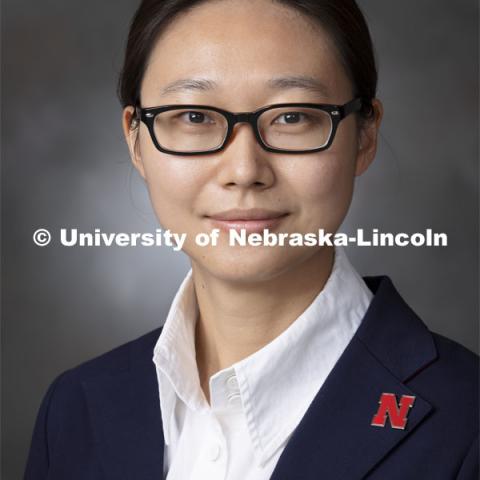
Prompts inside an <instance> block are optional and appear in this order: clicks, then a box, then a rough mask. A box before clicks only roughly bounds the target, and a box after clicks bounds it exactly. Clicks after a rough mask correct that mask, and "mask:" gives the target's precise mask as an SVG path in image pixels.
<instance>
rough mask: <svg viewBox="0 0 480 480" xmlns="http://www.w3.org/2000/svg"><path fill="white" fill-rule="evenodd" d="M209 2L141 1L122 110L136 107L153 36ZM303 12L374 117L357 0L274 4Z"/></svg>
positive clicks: (121, 91)
mask: <svg viewBox="0 0 480 480" xmlns="http://www.w3.org/2000/svg"><path fill="white" fill-rule="evenodd" d="M207 1H208V0H143V1H142V2H141V4H140V6H139V7H138V9H137V11H136V13H135V15H134V17H133V20H132V23H131V26H130V31H129V35H128V41H127V48H126V52H125V60H124V64H123V68H122V71H121V74H120V78H119V82H118V88H117V94H118V97H119V99H120V103H121V104H122V106H123V107H126V106H128V105H134V106H137V105H139V103H140V86H141V82H142V79H143V75H144V72H145V68H146V64H147V61H148V57H149V55H150V52H151V50H152V48H153V46H154V44H155V41H156V39H157V37H158V36H159V35H160V33H161V32H162V31H163V30H165V28H166V27H167V26H168V25H169V24H170V23H171V22H172V21H173V20H174V19H175V17H176V16H177V15H178V14H180V13H185V12H186V11H188V10H191V9H192V8H193V7H195V6H197V5H199V4H201V3H205V2H207ZM272 2H276V3H279V4H283V5H286V6H288V7H291V8H293V9H296V10H297V11H299V12H301V13H303V14H304V15H306V16H307V17H308V18H310V19H312V20H313V21H314V22H317V23H318V24H320V25H321V26H322V27H323V28H324V29H325V30H326V31H327V32H328V33H329V34H330V36H331V37H332V39H333V42H334V44H335V45H336V47H337V50H338V52H339V55H340V59H341V61H342V63H343V65H344V67H345V69H346V72H347V74H348V76H349V78H350V80H351V82H352V85H353V88H354V94H355V96H360V97H362V98H364V99H365V100H366V101H365V102H364V108H363V109H362V111H361V112H360V113H361V116H362V118H368V117H370V115H371V113H372V109H371V105H370V101H371V100H372V99H373V98H375V95H376V90H377V68H376V61H375V55H374V51H373V45H372V39H371V36H370V32H369V29H368V26H367V23H366V21H365V18H364V16H363V14H362V11H361V10H360V8H359V7H358V5H357V3H356V2H355V0H272Z"/></svg>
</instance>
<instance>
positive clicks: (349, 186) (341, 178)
mask: <svg viewBox="0 0 480 480" xmlns="http://www.w3.org/2000/svg"><path fill="white" fill-rule="evenodd" d="M351 145H352V144H351V143H344V142H338V143H335V146H332V147H331V148H330V149H329V150H326V151H324V152H321V154H319V155H318V157H317V158H314V159H312V160H309V159H306V163H305V167H304V168H301V169H298V170H297V174H296V178H295V185H296V190H297V192H298V195H299V197H300V198H302V205H303V212H302V215H303V220H304V222H305V224H306V225H308V228H309V229H311V230H313V231H314V230H316V229H318V228H325V229H329V230H331V231H332V230H336V229H337V228H338V227H339V226H340V224H341V223H342V222H343V219H344V218H345V215H346V214H347V211H348V208H349V206H350V202H351V199H352V194H353V186H354V178H355V176H354V174H355V151H354V149H352V148H351Z"/></svg>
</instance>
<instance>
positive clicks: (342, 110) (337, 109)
mask: <svg viewBox="0 0 480 480" xmlns="http://www.w3.org/2000/svg"><path fill="white" fill-rule="evenodd" d="M369 104H370V102H367V101H366V100H365V99H364V98H362V97H356V98H354V99H353V100H350V101H349V102H347V103H345V104H344V105H334V104H328V103H276V104H272V105H267V106H265V107H261V108H259V109H257V110H255V111H253V112H239V113H233V112H230V111H228V110H224V109H222V108H218V107H214V106H211V105H198V104H195V105H194V104H183V105H178V104H172V105H162V106H158V107H145V108H142V107H140V106H137V107H135V112H136V115H137V118H139V119H140V120H141V121H142V122H143V123H144V124H145V125H146V126H147V128H148V131H149V133H150V137H151V139H152V141H153V143H154V145H155V147H156V148H157V150H159V151H160V152H162V153H168V154H171V155H180V156H191V155H208V154H211V153H217V152H219V151H221V150H223V149H224V148H225V145H226V144H227V143H228V141H229V140H230V138H231V135H232V132H233V128H234V126H235V125H236V124H237V123H249V124H250V125H251V127H252V129H253V132H254V134H255V138H256V140H257V142H258V143H259V144H260V146H261V147H262V148H263V149H264V150H266V151H267V152H272V153H287V154H305V153H315V152H321V151H323V150H326V149H327V148H329V147H330V146H331V145H332V143H333V140H334V138H335V134H336V132H337V128H338V125H339V123H340V122H341V121H342V120H343V119H344V118H345V117H347V116H348V115H350V114H351V113H354V112H358V111H360V110H361V109H362V108H363V107H364V106H365V105H369ZM283 107H307V108H316V109H318V110H322V111H324V112H326V113H328V114H329V116H330V119H331V122H332V129H331V131H330V137H329V139H328V141H327V143H326V144H325V145H323V146H321V147H318V148H315V149H309V150H285V149H281V148H275V147H271V146H269V145H267V144H266V143H265V142H264V141H263V139H262V137H261V135H260V132H259V129H258V118H259V117H260V115H262V114H263V113H264V112H266V111H268V110H273V109H275V108H283ZM190 108H191V109H204V110H212V111H214V112H217V113H219V114H221V115H222V116H223V117H224V118H225V119H226V120H227V132H226V134H225V137H224V139H223V142H222V144H221V145H220V146H218V147H215V148H213V149H210V150H201V151H193V152H178V151H174V150H169V149H167V148H165V147H162V146H161V145H160V143H159V142H158V140H157V137H156V135H155V129H154V123H155V117H156V116H157V115H158V114H159V113H163V112H166V111H170V110H185V109H190Z"/></svg>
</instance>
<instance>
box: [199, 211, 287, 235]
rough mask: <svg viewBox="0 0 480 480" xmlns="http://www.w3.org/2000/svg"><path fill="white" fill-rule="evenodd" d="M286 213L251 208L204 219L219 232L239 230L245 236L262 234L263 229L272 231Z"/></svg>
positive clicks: (208, 216) (224, 212)
mask: <svg viewBox="0 0 480 480" xmlns="http://www.w3.org/2000/svg"><path fill="white" fill-rule="evenodd" d="M288 214H289V213H288V212H281V211H278V210H268V209H264V208H251V209H248V210H243V209H238V208H234V209H231V210H225V211H223V212H219V213H215V214H213V215H207V216H206V217H207V218H208V219H209V220H210V222H211V223H212V224H213V225H214V227H215V228H219V229H220V230H224V231H227V232H228V230H232V229H233V230H237V231H238V230H241V229H244V230H245V231H246V233H247V234H250V233H262V232H263V230H264V229H268V230H273V229H275V228H276V227H278V225H279V224H280V223H281V222H282V221H283V219H284V218H285V217H286V216H287V215H288Z"/></svg>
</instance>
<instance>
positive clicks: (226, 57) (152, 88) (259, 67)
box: [141, 0, 350, 105]
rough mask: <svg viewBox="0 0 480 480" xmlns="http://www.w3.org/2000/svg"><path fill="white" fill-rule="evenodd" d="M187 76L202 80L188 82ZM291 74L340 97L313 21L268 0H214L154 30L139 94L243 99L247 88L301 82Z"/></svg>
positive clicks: (148, 98) (330, 58)
mask: <svg viewBox="0 0 480 480" xmlns="http://www.w3.org/2000/svg"><path fill="white" fill-rule="evenodd" d="M191 79H194V80H195V79H202V81H201V82H200V83H202V82H203V83H204V85H203V86H201V85H200V86H199V84H198V82H197V87H198V88H197V87H195V86H194V87H193V88H191V87H192V82H191ZM292 79H297V80H298V79H303V80H304V82H303V83H304V84H305V85H306V88H305V91H306V90H308V89H309V85H308V84H310V87H312V86H313V87H315V84H317V86H319V88H318V89H316V93H317V96H319V97H322V99H324V100H335V97H337V101H339V100H340V99H339V98H338V97H339V96H341V97H342V99H344V98H346V99H347V100H348V98H347V97H348V93H347V92H349V91H350V82H349V80H348V78H347V76H346V73H345V71H344V69H343V67H342V65H341V62H340V60H339V56H338V53H337V50H336V48H335V45H334V44H333V40H332V38H331V37H330V36H329V35H328V34H327V33H326V31H325V30H323V28H322V27H321V26H320V25H319V24H317V23H315V22H313V21H312V20H311V19H308V18H307V17H305V16H304V15H302V14H300V13H299V12H297V11H295V10H293V9H291V8H288V7H285V6H280V5H278V4H276V3H273V2H271V1H270V0H242V1H239V0H220V1H218V0H217V1H213V2H212V1H210V2H205V3H201V4H200V5H198V6H196V7H195V8H194V9H193V10H191V11H188V12H186V13H183V14H181V15H180V16H178V17H177V18H175V20H174V21H173V22H172V23H171V24H170V25H169V26H168V28H167V29H166V30H165V31H164V32H162V34H161V36H160V37H159V39H158V40H157V41H156V43H155V44H154V47H153V49H152V51H151V54H150V58H149V61H148V64H147V68H146V72H145V75H144V79H143V82H142V88H141V97H142V103H145V104H146V103H149V102H154V101H155V100H156V99H158V100H160V98H161V97H167V98H170V99H173V98H175V97H176V96H178V95H180V94H182V95H183V97H185V93H186V92H187V91H188V92H189V93H192V92H203V93H204V94H205V95H207V94H208V95H213V94H214V95H215V96H216V98H219V97H225V98H226V97H228V98H229V100H230V104H232V102H233V101H234V100H233V99H238V101H239V102H242V105H244V100H245V97H246V96H248V97H250V98H251V99H252V101H254V100H253V98H254V97H255V95H257V96H262V95H265V94H267V93H269V92H274V91H275V92H278V91H279V90H281V88H282V86H283V87H288V88H290V89H291V88H296V87H295V83H296V84H297V86H299V88H302V87H301V85H300V84H301V83H302V81H299V82H296V80H292ZM205 80H206V82H205ZM189 84H190V86H189ZM185 86H186V88H183V87H185ZM205 86H206V88H203V87H205ZM292 86H293V87H292ZM314 91H315V88H310V92H312V93H313V92H314Z"/></svg>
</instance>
